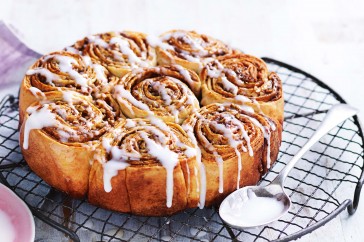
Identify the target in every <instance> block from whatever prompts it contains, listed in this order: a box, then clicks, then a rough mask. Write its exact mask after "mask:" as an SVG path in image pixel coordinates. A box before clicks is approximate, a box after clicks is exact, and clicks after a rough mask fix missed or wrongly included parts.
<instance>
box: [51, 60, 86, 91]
mask: <svg viewBox="0 0 364 242" xmlns="http://www.w3.org/2000/svg"><path fill="white" fill-rule="evenodd" d="M50 58H54V59H56V60H57V61H58V68H59V70H60V71H61V72H64V73H68V74H69V75H70V76H71V77H72V78H73V79H74V80H75V82H76V83H77V84H78V85H80V86H81V87H83V88H85V87H87V86H88V85H87V79H86V78H85V77H84V76H83V75H81V74H80V73H78V72H77V71H76V70H74V69H73V65H74V64H77V61H76V60H75V59H74V58H72V57H69V56H64V55H48V56H46V57H45V58H44V60H48V59H50Z"/></svg>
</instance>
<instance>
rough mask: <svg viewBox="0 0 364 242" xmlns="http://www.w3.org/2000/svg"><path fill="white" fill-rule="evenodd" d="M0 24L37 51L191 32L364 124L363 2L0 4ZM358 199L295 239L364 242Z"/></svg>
mask: <svg viewBox="0 0 364 242" xmlns="http://www.w3.org/2000/svg"><path fill="white" fill-rule="evenodd" d="M180 3H183V4H180ZM0 19H3V20H5V21H6V22H8V23H10V24H12V25H13V26H14V27H15V28H16V29H17V30H18V31H19V33H20V35H21V37H22V38H23V40H24V41H25V42H26V43H27V44H28V46H30V47H31V48H33V49H35V50H37V51H38V52H40V53H46V52H50V51H54V50H59V49H62V48H63V47H64V46H66V45H69V44H71V43H73V42H74V41H75V40H78V39H80V38H82V37H83V36H85V35H89V34H92V33H98V32H105V31H110V30H136V31H142V32H146V33H150V34H160V33H162V32H164V31H166V30H169V29H178V28H182V29H187V30H196V31H198V32H201V33H205V34H208V35H212V36H214V37H216V38H219V39H221V40H223V41H225V42H227V43H229V44H231V45H233V46H234V47H237V48H240V49H242V50H243V51H244V52H247V53H251V54H254V55H256V56H260V57H262V56H267V57H272V58H275V59H277V60H281V61H283V62H287V63H289V64H291V65H294V66H297V67H299V68H301V69H303V70H305V71H307V72H309V73H311V74H313V75H314V76H316V77H318V78H319V79H321V80H323V81H324V82H326V83H327V84H328V85H330V86H331V87H333V88H334V89H335V90H336V91H337V92H338V93H339V94H340V95H342V97H343V98H344V99H345V100H346V101H347V102H348V103H349V104H352V105H353V106H355V107H357V108H359V109H360V110H361V113H360V115H359V117H360V119H361V120H362V121H364V1H362V0H350V1H348V0H331V1H330V0H321V1H314V0H310V1H308V0H305V1H298V0H291V1H288V0H287V1H284V0H278V1H277V0H276V1H272V0H271V1H268V0H266V1H236V0H226V1H222V0H206V1H202V0H183V1H167V0H166V1H162V0H140V1H132V0H130V1H120V0H104V1H96V0H64V1H60V0H44V1H41V0H34V1H31V0H16V1H12V0H1V5H0ZM0 51H1V50H0ZM0 98H1V97H0ZM363 200H364V197H363V199H362V204H361V206H359V210H358V211H357V213H356V214H355V215H354V216H353V217H350V218H347V215H346V212H344V213H343V214H342V215H341V216H340V218H337V219H335V221H333V222H330V223H329V224H328V225H326V226H325V227H323V228H321V229H319V230H318V231H316V232H314V233H312V234H310V235H308V236H305V237H304V238H303V239H302V241H318V239H319V240H320V241H321V242H323V241H364V236H362V235H361V234H362V231H363V229H364V201H363Z"/></svg>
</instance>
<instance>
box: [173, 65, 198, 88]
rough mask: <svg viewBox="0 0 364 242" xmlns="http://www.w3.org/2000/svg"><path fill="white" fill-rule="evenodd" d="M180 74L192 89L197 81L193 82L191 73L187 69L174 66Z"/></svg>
mask: <svg viewBox="0 0 364 242" xmlns="http://www.w3.org/2000/svg"><path fill="white" fill-rule="evenodd" d="M174 67H176V69H177V70H178V72H179V73H180V74H181V75H182V76H183V78H184V79H185V80H186V81H187V83H188V84H189V85H190V86H191V87H192V86H193V85H194V84H195V81H193V80H192V78H191V75H190V73H189V72H188V70H187V69H185V68H183V67H182V66H180V65H174Z"/></svg>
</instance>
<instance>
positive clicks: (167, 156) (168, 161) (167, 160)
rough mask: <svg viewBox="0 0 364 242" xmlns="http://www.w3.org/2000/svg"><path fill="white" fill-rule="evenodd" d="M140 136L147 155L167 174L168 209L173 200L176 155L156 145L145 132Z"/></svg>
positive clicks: (167, 148) (165, 147)
mask: <svg viewBox="0 0 364 242" xmlns="http://www.w3.org/2000/svg"><path fill="white" fill-rule="evenodd" d="M140 136H141V137H142V138H143V139H144V142H145V143H146V145H147V147H148V150H149V154H150V155H152V156H154V157H156V158H157V159H158V160H159V162H160V163H161V164H162V165H163V166H164V168H165V169H166V172H167V184H166V189H167V191H166V192H167V207H168V208H170V207H171V206H172V199H173V171H174V167H175V166H176V165H177V163H178V154H177V153H175V152H173V151H171V150H170V149H169V147H167V146H161V145H160V144H158V143H156V142H155V141H154V140H152V139H150V138H149V137H148V134H147V133H145V132H141V133H140Z"/></svg>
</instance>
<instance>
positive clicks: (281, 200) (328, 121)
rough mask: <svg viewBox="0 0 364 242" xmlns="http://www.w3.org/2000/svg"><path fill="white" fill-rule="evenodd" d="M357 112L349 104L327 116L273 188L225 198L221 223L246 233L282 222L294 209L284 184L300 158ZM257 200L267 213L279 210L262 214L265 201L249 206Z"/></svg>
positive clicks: (249, 188)
mask: <svg viewBox="0 0 364 242" xmlns="http://www.w3.org/2000/svg"><path fill="white" fill-rule="evenodd" d="M357 112H358V110H357V109H355V108H353V107H351V106H349V105H346V104H337V105H334V106H333V107H332V108H331V110H330V111H329V112H328V113H327V115H326V116H325V118H324V120H323V121H322V123H321V124H320V126H319V127H318V128H317V130H316V132H315V133H314V134H313V135H312V137H311V138H310V139H309V140H308V141H307V143H306V144H305V145H304V146H303V147H302V148H301V150H299V151H298V152H297V154H296V155H295V156H294V157H293V158H292V159H291V160H290V161H289V162H288V164H287V165H286V167H285V168H283V170H282V171H281V172H280V173H279V174H278V175H277V177H276V178H275V179H274V180H273V181H272V182H271V183H270V184H268V185H266V186H247V187H243V188H241V189H238V190H236V191H235V192H233V193H231V194H230V195H229V196H227V197H226V198H225V200H224V201H223V202H222V203H221V205H220V209H219V214H220V217H221V219H222V220H223V221H224V222H225V223H227V224H228V225H230V226H232V227H235V228H238V229H244V228H251V227H258V226H261V225H266V224H268V223H271V222H274V221H276V220H278V219H279V218H280V217H282V216H283V215H284V214H286V213H287V212H288V210H289V208H290V207H291V200H290V198H289V196H288V195H287V194H286V193H285V191H284V189H283V183H284V181H285V179H286V178H287V176H288V173H289V172H290V171H291V170H292V168H293V167H294V166H295V164H296V163H297V161H299V160H300V158H301V157H302V156H303V155H304V154H305V153H306V151H308V150H309V149H310V148H311V147H312V146H313V145H314V144H315V143H316V142H317V141H319V140H320V138H321V137H323V136H324V135H325V134H326V133H328V132H329V131H330V130H331V129H333V128H334V127H336V126H337V125H338V124H340V123H341V122H343V121H345V120H346V119H348V118H350V117H351V116H353V115H355V114H356V113H357ZM256 198H258V199H262V200H264V202H265V203H264V204H266V208H265V209H270V207H271V208H272V209H273V208H274V207H275V208H276V211H273V212H271V211H269V210H268V213H269V214H270V215H269V216H265V215H264V213H266V212H262V209H264V208H262V205H256V206H255V205H254V204H255V203H256V204H258V203H257V202H261V201H253V200H251V203H250V204H248V203H247V201H248V200H249V199H256ZM269 199H272V201H271V202H272V204H270V203H269ZM267 201H268V204H267ZM273 203H274V204H273ZM270 205H272V206H270ZM244 206H245V208H244ZM247 206H249V208H247ZM244 209H245V210H244ZM277 209H278V210H277ZM239 210H240V212H241V211H245V212H244V214H240V215H239ZM253 210H256V211H253ZM249 215H251V216H253V215H255V216H261V215H262V217H261V218H259V219H256V218H255V216H253V218H248V217H249ZM239 216H242V217H239ZM247 216H248V217H247ZM264 216H265V217H264Z"/></svg>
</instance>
